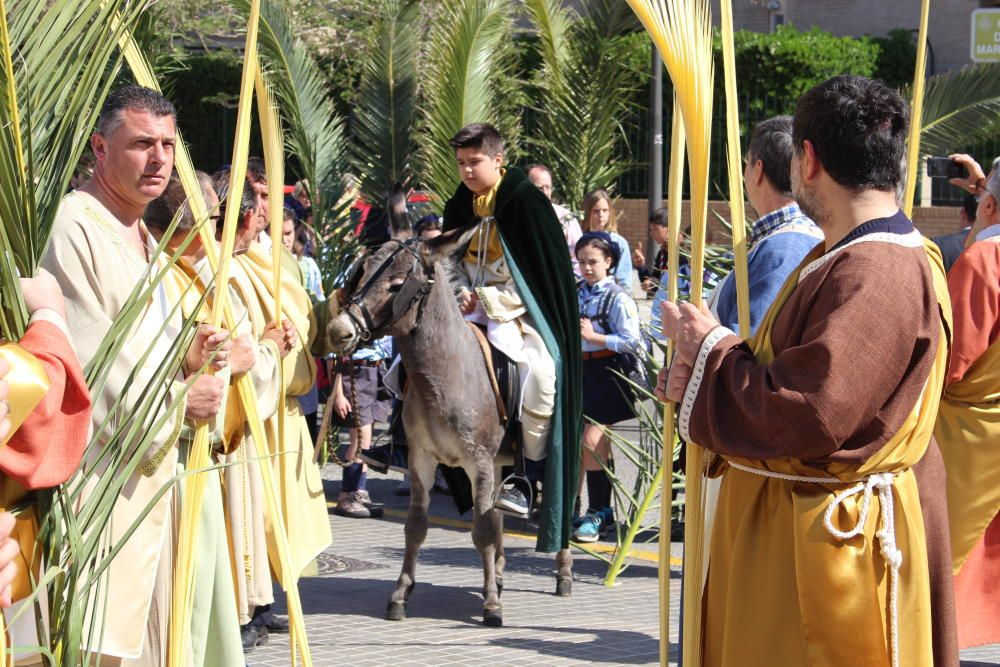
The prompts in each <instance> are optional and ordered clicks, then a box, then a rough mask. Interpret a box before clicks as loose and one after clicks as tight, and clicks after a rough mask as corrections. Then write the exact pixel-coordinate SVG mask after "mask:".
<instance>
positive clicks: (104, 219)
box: [42, 85, 228, 666]
mask: <svg viewBox="0 0 1000 667" xmlns="http://www.w3.org/2000/svg"><path fill="white" fill-rule="evenodd" d="M174 141H175V119H174V110H173V106H172V105H171V104H170V103H169V102H168V101H167V100H166V99H164V98H163V97H162V96H161V95H159V94H158V93H155V92H153V91H151V90H149V89H145V88H141V87H138V86H133V85H127V86H124V87H122V88H120V89H118V90H116V91H115V92H113V93H112V94H111V95H110V96H109V97H108V100H107V102H106V103H105V106H104V108H103V109H102V111H101V114H100V117H99V119H98V124H97V129H96V130H95V133H94V135H93V137H92V139H91V146H92V148H93V151H94V155H95V156H96V159H97V163H96V166H95V170H94V177H93V179H92V180H91V181H90V182H89V183H88V184H87V185H86V186H84V188H82V189H81V190H77V191H74V192H72V193H70V194H69V195H67V196H66V198H65V199H64V201H63V204H62V207H61V209H60V212H59V215H58V216H57V218H56V221H55V224H54V226H53V230H52V237H51V241H50V245H49V248H48V250H47V252H46V254H45V256H44V258H43V260H42V264H43V266H44V267H45V268H46V269H47V270H48V271H50V272H51V273H52V274H53V275H54V276H55V277H56V279H57V280H58V281H59V283H60V286H61V287H62V289H63V291H64V293H65V296H66V310H67V318H68V323H69V328H70V332H71V334H72V337H73V342H74V344H75V346H76V349H77V353H78V355H79V357H80V360H81V362H82V363H84V364H86V363H88V362H89V361H90V360H91V359H92V358H93V357H94V355H95V353H96V352H97V350H98V348H99V346H100V345H101V343H102V341H103V340H104V338H105V337H106V335H107V334H108V332H109V330H110V329H111V327H112V324H113V322H114V320H115V318H116V317H117V316H118V314H119V313H120V312H121V310H122V309H123V308H124V307H126V306H128V305H129V296H130V294H131V293H132V291H133V289H134V288H135V286H136V285H137V284H140V283H142V282H143V281H149V280H150V278H151V273H152V274H155V271H156V269H158V268H160V267H162V265H163V263H165V262H166V260H165V259H164V258H163V257H162V256H160V257H156V258H154V257H153V253H152V250H153V248H154V247H155V246H154V245H153V243H152V239H151V237H150V236H149V234H148V232H147V231H146V229H145V227H144V226H143V225H142V222H141V219H140V218H141V216H142V213H143V210H144V208H145V206H146V204H147V203H149V202H150V201H152V200H153V199H155V198H156V197H158V196H159V195H160V194H162V192H163V190H164V188H165V187H166V185H167V181H168V178H169V176H170V172H171V170H172V168H173V147H174ZM173 305H174V304H172V303H170V301H169V299H168V297H167V292H166V290H165V289H164V287H163V286H162V285H157V286H156V287H154V289H153V292H152V295H151V297H150V298H149V299H148V302H147V304H146V308H145V311H144V312H143V313H142V316H141V317H140V319H139V321H138V322H137V323H136V324H135V325H134V326H133V328H132V329H131V330H130V331H129V332H128V333H126V334H125V336H126V340H125V343H124V347H123V348H122V350H121V352H120V354H119V355H118V357H117V359H116V360H115V361H114V365H113V367H112V369H111V372H110V376H109V379H108V382H107V384H106V385H105V386H104V387H103V390H102V391H101V393H100V394H97V395H94V396H93V397H92V398H93V402H94V411H93V424H94V426H95V429H99V435H98V437H99V438H101V439H102V440H103V441H104V444H109V445H112V446H114V447H118V448H120V447H131V446H134V443H131V442H122V441H121V438H114V437H113V435H112V433H113V432H114V430H115V425H117V424H120V423H121V421H122V420H125V419H128V418H130V416H131V415H133V414H134V411H133V410H132V409H131V408H132V406H134V405H135V404H136V402H137V401H138V400H139V396H140V395H141V394H142V393H144V392H145V391H146V389H147V387H149V386H150V385H152V388H153V389H154V390H157V391H160V392H162V395H163V398H162V401H160V403H159V405H160V407H159V409H158V410H154V411H153V413H151V414H149V415H148V416H147V417H146V419H145V420H144V421H143V423H142V424H141V425H137V426H138V428H136V429H135V432H137V433H139V434H142V435H140V436H139V437H142V436H143V435H147V436H148V434H149V433H150V432H151V431H155V433H154V434H153V435H152V437H151V439H152V442H151V445H150V446H149V448H148V449H147V450H146V451H145V452H143V453H142V454H141V458H140V463H139V465H138V467H137V469H136V470H135V471H134V472H133V473H132V475H131V476H130V478H129V479H128V481H127V483H126V484H125V486H124V487H123V488H122V490H121V493H120V496H119V498H118V501H117V502H116V504H115V507H114V510H113V514H112V518H111V524H110V526H109V528H108V530H109V531H110V535H109V537H110V540H111V543H112V544H115V543H118V542H120V541H121V539H122V537H123V536H124V534H125V532H127V531H128V530H129V528H130V527H131V525H132V524H133V522H135V521H136V519H137V518H139V517H140V516H141V515H142V513H143V512H144V511H145V508H146V506H147V504H148V503H150V502H151V501H153V499H154V498H155V496H156V494H157V493H158V492H159V491H160V490H161V489H162V488H163V487H164V486H167V485H168V484H169V482H170V480H171V478H172V477H173V475H174V470H175V466H176V463H177V448H176V443H177V439H178V435H179V433H180V430H181V426H182V424H183V421H184V419H185V418H187V419H192V420H209V419H213V418H214V417H215V415H216V414H217V413H218V411H219V408H220V406H221V401H222V398H223V389H224V384H223V381H222V380H221V379H219V378H216V377H213V376H210V375H205V374H201V373H199V372H198V371H199V369H200V368H201V367H202V365H203V363H204V361H205V359H206V358H207V357H206V354H205V352H206V351H211V350H215V351H217V355H216V357H215V363H214V367H215V368H216V369H217V370H218V369H221V368H223V367H225V360H226V357H227V355H228V343H223V341H224V340H225V339H226V338H227V337H228V336H227V334H225V333H224V332H214V331H212V330H211V329H210V328H209V327H203V328H201V329H199V333H198V334H197V336H196V337H195V340H194V342H193V343H192V344H191V346H190V349H189V350H186V351H182V352H178V351H177V350H175V349H172V346H173V343H174V341H175V340H176V338H177V335H178V334H179V330H180V326H181V322H180V317H179V316H178V315H175V314H172V311H173ZM150 348H151V349H150ZM147 350H149V354H148V356H146V357H145V358H143V357H144V355H145V354H146V352H147ZM183 352H186V355H185V359H184V364H183V370H182V371H180V372H178V373H177V374H176V375H175V376H174V377H173V378H169V379H167V380H165V381H163V382H156V383H155V384H153V383H154V378H155V376H156V373H157V370H158V368H159V367H160V366H161V365H162V364H163V363H164V362H165V361H167V360H170V358H171V357H172V356H175V355H177V354H181V353H183ZM185 389H186V393H184V390H185ZM121 396H126V397H127V398H126V399H125V402H124V409H121V410H119V411H117V413H116V414H110V413H111V411H112V410H113V409H114V406H115V403H116V402H117V401H118V400H119V397H121ZM132 397H134V398H132ZM108 417H111V419H110V420H108V423H109V424H110V426H105V425H104V422H105V420H106V419H107V418H108ZM84 465H85V466H86V465H88V462H86V461H85V463H84ZM89 465H90V466H91V479H90V480H89V481H88V482H87V485H88V487H90V488H92V487H93V485H94V484H96V483H97V481H98V480H99V479H101V478H102V476H104V475H116V474H121V473H120V472H119V471H113V470H106V469H105V468H104V466H103V465H100V466H95V465H94V462H93V461H91V462H89ZM174 500H175V498H174V493H173V490H172V489H169V490H168V491H167V492H166V493H164V494H163V496H162V497H161V498H160V499H159V500H158V501H156V502H155V504H154V505H153V506H152V509H151V510H150V511H149V513H148V514H147V515H146V516H145V517H144V518H143V519H142V521H141V522H139V523H138V526H137V528H136V530H135V532H134V533H133V534H132V535H131V537H129V538H128V540H127V542H126V543H125V544H124V546H123V547H122V549H121V551H119V553H118V554H117V555H116V557H115V558H114V560H113V561H112V563H111V566H110V567H109V568H108V569H107V570H106V571H105V574H104V575H103V576H104V577H105V586H104V587H103V595H102V597H101V599H98V600H96V601H93V600H92V601H91V609H94V610H101V611H97V612H96V613H103V614H105V618H104V621H103V623H98V624H97V628H96V629H95V631H94V633H93V635H92V636H89V637H85V639H84V642H85V644H86V645H87V647H88V648H89V649H91V650H94V651H96V652H98V653H100V654H101V655H102V659H101V662H102V664H105V665H108V664H110V665H115V664H125V665H150V666H152V665H162V664H164V660H165V654H166V639H167V637H166V634H167V626H168V621H169V617H170V609H169V600H170V588H171V586H170V583H171V576H172V570H173V548H174V543H175V539H176V527H175V523H174V522H175V520H176V517H175V516H174V512H175V511H176V510H175V508H174V507H173V504H174ZM105 610H106V611H105ZM102 626H103V627H102Z"/></svg>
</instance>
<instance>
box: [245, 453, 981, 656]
mask: <svg viewBox="0 0 1000 667" xmlns="http://www.w3.org/2000/svg"><path fill="white" fill-rule="evenodd" d="M324 473H325V475H326V476H327V477H329V478H330V479H329V481H328V486H327V497H328V498H330V499H335V498H336V491H337V489H339V473H340V469H339V468H336V467H335V466H328V467H327V469H326V470H325V471H324ZM397 481H398V476H395V477H394V478H393V479H387V478H383V477H379V476H377V475H375V476H373V478H372V480H371V481H370V482H369V488H370V489H371V491H372V495H373V496H374V497H375V498H376V499H378V500H384V501H385V502H386V503H387V506H388V510H387V514H386V516H385V517H384V518H383V519H378V520H376V519H371V520H356V519H345V518H341V517H337V516H334V515H333V514H332V513H331V515H330V521H331V525H332V527H333V535H334V542H333V545H332V546H331V547H330V548H329V549H328V550H327V551H326V552H325V553H324V554H323V555H322V557H321V558H320V563H319V573H318V575H317V576H313V577H308V578H304V579H303V580H302V581H301V583H300V590H301V592H302V603H303V606H304V608H305V612H306V624H307V627H308V631H309V637H310V643H311V646H312V655H313V664H314V665H316V666H317V667H319V666H324V667H333V666H335V665H337V666H339V665H345V664H346V665H352V666H357V667H378V666H386V667H409V666H414V667H416V666H434V665H481V664H486V663H489V664H494V665H583V664H596V665H655V664H656V663H657V660H658V650H659V644H658V635H659V632H658V620H657V579H656V564H655V553H653V552H652V550H650V551H648V552H644V553H643V554H642V555H643V558H644V559H648V560H644V559H637V560H633V561H632V565H631V567H630V568H629V569H628V570H626V571H625V573H624V574H623V575H622V576H621V577H620V578H619V583H618V585H617V586H616V587H615V588H606V587H605V586H604V585H603V583H602V580H603V577H604V573H605V565H604V563H603V562H601V561H599V560H597V559H595V558H592V557H589V556H584V555H577V557H576V560H575V562H574V566H575V581H574V588H573V596H572V597H571V598H559V597H556V596H554V595H553V594H552V593H553V591H554V590H555V580H554V578H553V559H552V558H550V557H548V556H545V555H542V554H536V553H535V552H534V551H533V543H532V541H530V540H529V539H526V538H523V537H518V536H516V531H517V526H516V525H515V524H518V523H520V522H516V521H513V522H510V523H509V528H510V529H511V530H513V531H515V535H514V536H511V535H509V536H508V539H507V543H506V552H507V558H508V560H507V572H506V577H505V585H506V588H505V589H504V594H503V603H504V627H503V628H485V627H483V626H482V624H481V602H482V598H481V597H480V595H479V589H480V588H481V586H482V574H481V572H482V571H481V567H480V562H479V557H478V555H477V554H476V551H475V550H474V549H473V547H472V543H471V540H470V538H469V534H468V529H467V528H465V527H462V525H461V522H460V520H459V519H458V518H457V517H456V513H455V511H454V507H453V505H452V504H451V499H450V498H448V497H447V496H444V495H441V494H437V493H435V494H434V495H433V497H432V500H431V514H432V515H434V516H435V517H436V518H434V519H433V520H432V525H431V528H430V531H429V533H428V537H427V542H426V543H425V544H424V548H423V549H422V550H421V553H420V563H419V566H418V570H417V586H416V589H415V590H414V592H413V595H412V597H411V598H410V604H409V608H408V610H407V613H408V615H409V618H407V620H405V621H401V622H391V621H386V620H384V619H383V614H384V612H385V603H386V600H387V598H388V596H389V594H390V593H391V592H392V589H393V587H394V582H395V579H396V576H397V575H398V573H399V566H400V563H401V561H402V550H403V526H402V520H403V516H404V511H405V504H406V499H405V498H401V497H397V496H395V495H394V494H393V491H394V489H395V487H396V484H397ZM644 549H646V547H644ZM672 551H673V555H674V557H675V563H676V562H677V561H676V556H678V555H679V545H676V544H675V545H673V548H672ZM679 586H680V578H679V568H678V567H677V565H676V564H675V565H674V566H673V567H672V581H671V626H670V627H671V641H672V642H674V643H673V644H672V646H673V647H675V646H676V639H677V636H676V633H677V609H678V602H679V596H678V591H679ZM674 650H675V649H674ZM672 657H675V653H673V652H672ZM289 660H290V658H289V652H288V642H287V638H286V637H285V636H278V635H272V637H271V641H270V644H269V645H268V646H266V647H261V648H258V649H257V650H256V651H255V652H253V653H252V654H250V655H249V656H248V663H249V665H250V666H251V667H255V666H259V667H263V666H264V665H271V666H274V667H278V666H282V667H284V666H286V665H288V664H289ZM672 664H673V663H672ZM962 664H963V667H980V666H984V665H998V664H1000V646H993V647H988V648H985V649H977V650H974V651H966V652H964V653H963V663H962Z"/></svg>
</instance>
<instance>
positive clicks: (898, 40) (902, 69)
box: [871, 28, 917, 88]
mask: <svg viewBox="0 0 1000 667" xmlns="http://www.w3.org/2000/svg"><path fill="white" fill-rule="evenodd" d="M871 41H872V43H874V44H877V45H878V48H879V51H878V60H877V61H876V62H875V72H874V73H873V76H874V77H875V78H876V79H881V80H882V81H884V82H886V83H887V84H889V85H890V86H892V87H893V88H902V87H903V86H908V85H912V84H913V72H914V70H915V69H916V66H917V40H916V35H915V34H914V33H913V31H912V30H906V29H905V28H894V29H893V30H890V31H889V34H887V35H886V36H885V37H872V38H871Z"/></svg>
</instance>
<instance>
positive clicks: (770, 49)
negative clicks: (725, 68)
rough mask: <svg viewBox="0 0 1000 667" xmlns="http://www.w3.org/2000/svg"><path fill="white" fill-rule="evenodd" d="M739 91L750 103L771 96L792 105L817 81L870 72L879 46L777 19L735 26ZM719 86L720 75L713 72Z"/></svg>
mask: <svg viewBox="0 0 1000 667" xmlns="http://www.w3.org/2000/svg"><path fill="white" fill-rule="evenodd" d="M718 40H719V37H718V33H717V34H716V48H715V52H716V70H717V71H720V72H721V71H722V61H721V58H722V48H721V44H719V41H718ZM734 41H735V47H736V72H737V81H738V86H739V91H740V96H741V97H743V96H744V95H748V96H749V98H750V100H751V105H762V104H763V101H762V100H763V99H764V98H766V97H771V98H773V99H776V100H780V101H782V102H781V103H782V104H783V105H784V107H785V108H784V111H785V112H786V113H791V112H792V111H794V104H795V100H797V99H798V98H799V96H801V95H802V94H803V93H805V92H806V91H807V90H809V89H810V88H812V87H813V86H815V85H816V84H818V83H821V82H823V81H825V80H826V79H829V78H830V77H832V76H837V75H839V74H860V75H862V76H871V75H872V74H873V73H874V71H875V66H876V62H877V61H878V55H879V47H878V46H877V45H876V44H874V43H872V42H871V41H870V40H868V39H865V38H863V39H856V38H853V37H835V36H833V35H831V34H830V33H828V32H825V31H823V30H820V29H819V28H816V27H813V28H811V29H810V30H807V31H800V30H798V29H797V28H796V27H795V26H792V25H781V26H778V28H777V29H776V30H775V31H774V32H771V33H759V32H750V31H748V30H740V31H738V32H737V33H736V34H735V35H734ZM716 86H717V88H718V89H719V90H720V91H721V86H722V77H721V76H720V77H716Z"/></svg>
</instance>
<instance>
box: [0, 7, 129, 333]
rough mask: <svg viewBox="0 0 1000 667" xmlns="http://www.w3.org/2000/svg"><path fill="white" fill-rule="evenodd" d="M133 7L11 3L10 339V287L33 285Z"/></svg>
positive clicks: (6, 179) (18, 314) (11, 321)
mask: <svg viewBox="0 0 1000 667" xmlns="http://www.w3.org/2000/svg"><path fill="white" fill-rule="evenodd" d="M140 9H141V7H140V5H139V3H135V2H129V1H127V0H119V1H117V2H102V1H100V0H80V1H79V2H75V3H72V5H70V4H68V3H53V2H44V1H43V0H12V2H10V3H9V5H8V6H7V10H8V12H7V14H8V19H9V21H10V23H9V34H8V35H5V39H2V40H0V50H2V56H3V67H0V220H2V221H3V234H0V254H2V257H0V294H3V298H2V299H0V306H2V308H0V311H2V314H0V328H2V332H3V335H4V336H5V337H7V338H12V339H17V338H19V337H20V335H21V334H22V333H23V331H24V325H25V323H26V319H27V318H26V317H25V316H24V309H23V301H22V297H21V296H20V288H19V285H18V282H17V280H16V279H15V278H16V276H17V275H18V274H20V275H22V276H30V275H34V273H35V270H36V268H37V266H38V261H39V259H40V258H41V256H42V253H43V252H44V250H45V246H46V244H47V242H48V238H49V232H50V231H51V229H52V222H53V220H54V219H55V215H56V211H57V210H58V207H59V202H60V200H61V199H62V195H63V194H64V193H65V192H66V188H67V186H68V184H69V181H70V178H71V177H72V175H73V169H74V168H75V167H76V164H77V160H78V159H79V157H80V154H81V152H82V151H83V149H84V147H85V145H86V143H87V139H88V138H89V136H90V133H91V130H92V129H93V125H94V121H95V120H96V118H97V113H98V111H99V110H100V107H101V105H102V104H103V102H104V98H105V97H106V95H107V93H108V90H109V88H110V86H111V85H112V83H113V81H114V76H112V75H111V73H112V72H113V71H115V70H117V67H118V65H119V56H118V55H117V52H116V48H117V45H116V39H117V36H118V35H117V34H116V32H115V31H113V30H109V28H108V26H109V25H110V24H111V19H112V17H113V16H114V15H115V14H116V13H120V14H121V15H122V16H123V18H124V22H125V25H132V24H134V23H135V21H136V20H137V17H138V15H139V12H140Z"/></svg>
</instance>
